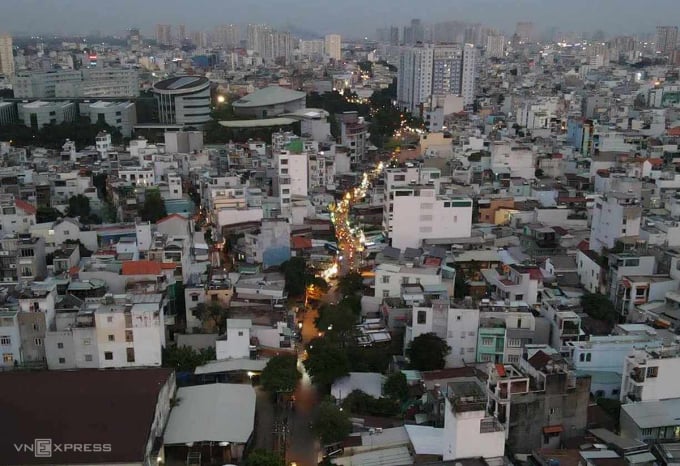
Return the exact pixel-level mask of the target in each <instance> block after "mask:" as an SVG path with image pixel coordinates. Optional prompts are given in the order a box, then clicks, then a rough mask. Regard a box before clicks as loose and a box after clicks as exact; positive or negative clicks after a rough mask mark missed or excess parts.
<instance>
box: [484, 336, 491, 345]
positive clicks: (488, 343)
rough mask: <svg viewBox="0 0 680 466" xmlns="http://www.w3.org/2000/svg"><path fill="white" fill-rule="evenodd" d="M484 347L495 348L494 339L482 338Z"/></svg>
mask: <svg viewBox="0 0 680 466" xmlns="http://www.w3.org/2000/svg"><path fill="white" fill-rule="evenodd" d="M482 346H493V338H489V337H484V338H482Z"/></svg>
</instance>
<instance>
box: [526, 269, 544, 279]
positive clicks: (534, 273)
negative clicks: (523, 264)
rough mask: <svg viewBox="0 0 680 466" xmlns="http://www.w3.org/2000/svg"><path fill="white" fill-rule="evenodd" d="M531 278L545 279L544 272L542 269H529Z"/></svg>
mask: <svg viewBox="0 0 680 466" xmlns="http://www.w3.org/2000/svg"><path fill="white" fill-rule="evenodd" d="M529 278H531V279H532V280H543V274H542V273H541V270H540V269H529Z"/></svg>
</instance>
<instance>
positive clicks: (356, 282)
mask: <svg viewBox="0 0 680 466" xmlns="http://www.w3.org/2000/svg"><path fill="white" fill-rule="evenodd" d="M363 288H364V279H363V277H362V276H361V274H360V273H359V272H355V271H352V272H349V273H348V274H347V275H344V276H342V277H340V279H339V280H338V289H339V290H340V293H341V294H342V295H343V296H349V295H353V294H355V293H358V292H360V291H361V290H362V289H363Z"/></svg>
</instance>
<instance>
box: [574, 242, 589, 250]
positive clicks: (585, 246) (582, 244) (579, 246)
mask: <svg viewBox="0 0 680 466" xmlns="http://www.w3.org/2000/svg"><path fill="white" fill-rule="evenodd" d="M576 248H577V249H578V250H579V251H584V252H585V251H588V250H590V241H588V240H587V239H584V240H583V241H581V242H580V243H578V244H577V245H576Z"/></svg>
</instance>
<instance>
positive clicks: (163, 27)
mask: <svg viewBox="0 0 680 466" xmlns="http://www.w3.org/2000/svg"><path fill="white" fill-rule="evenodd" d="M156 42H158V43H159V44H160V45H170V44H172V26H170V25H169V24H157V25H156Z"/></svg>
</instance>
